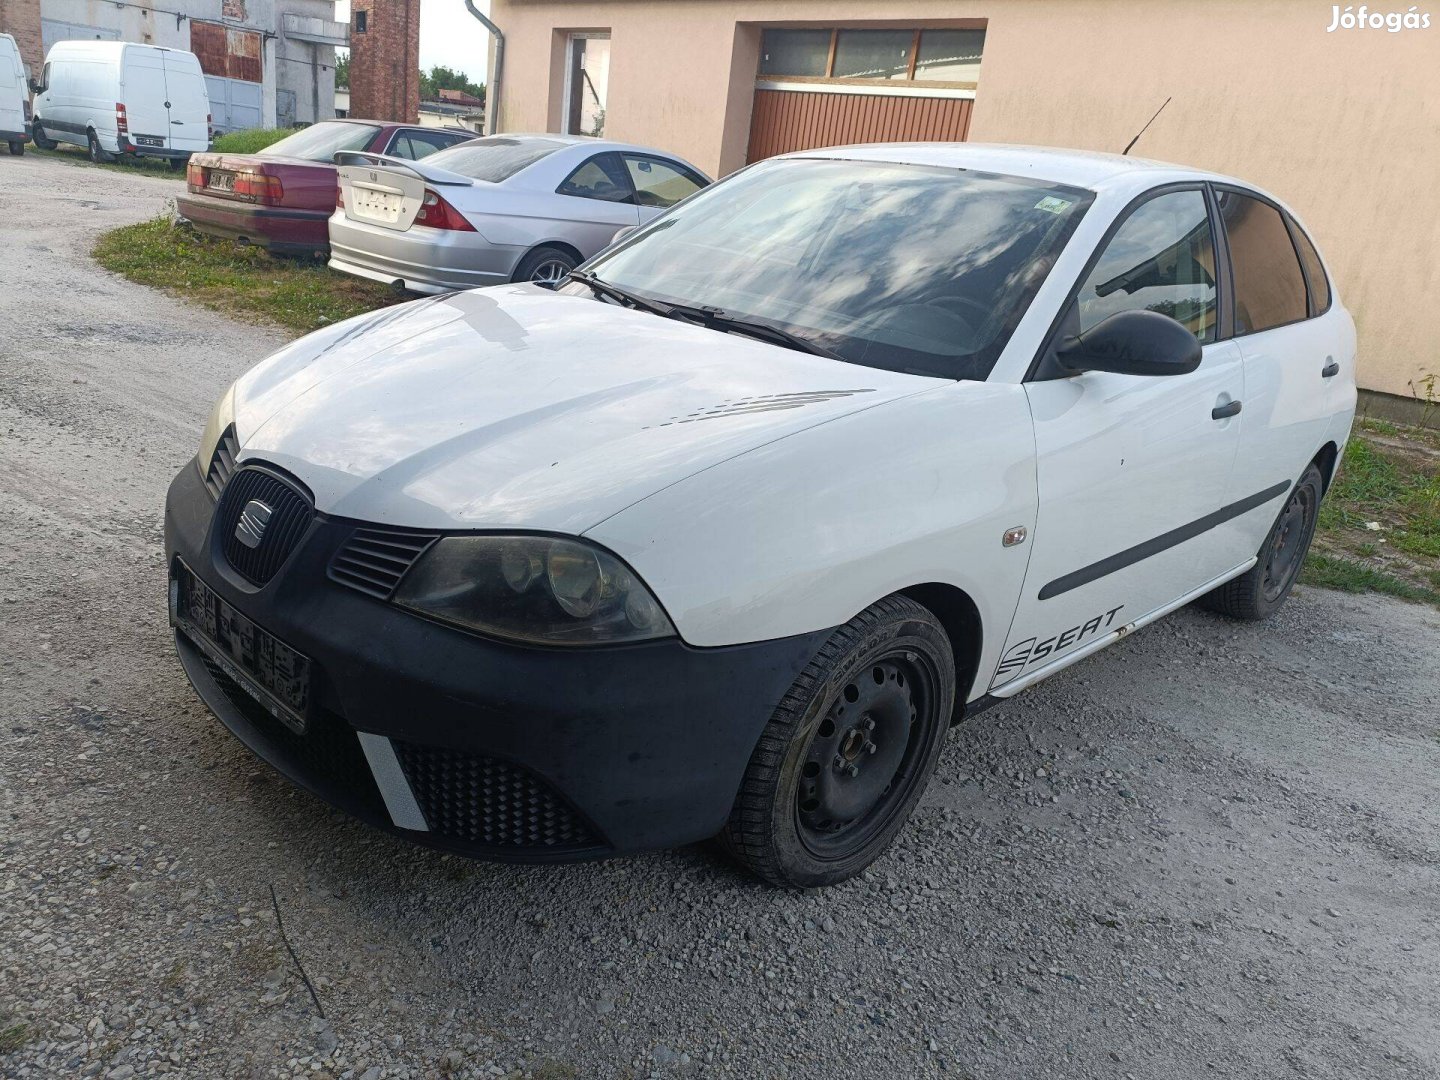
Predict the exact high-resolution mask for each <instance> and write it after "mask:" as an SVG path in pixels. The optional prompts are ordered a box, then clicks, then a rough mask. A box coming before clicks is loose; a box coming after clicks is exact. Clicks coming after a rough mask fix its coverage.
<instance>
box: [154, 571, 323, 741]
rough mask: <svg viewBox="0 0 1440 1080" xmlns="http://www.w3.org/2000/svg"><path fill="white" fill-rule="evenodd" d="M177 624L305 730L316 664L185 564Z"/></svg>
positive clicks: (290, 723) (275, 712) (270, 707)
mask: <svg viewBox="0 0 1440 1080" xmlns="http://www.w3.org/2000/svg"><path fill="white" fill-rule="evenodd" d="M176 585H177V586H178V595H177V597H176V613H175V618H176V621H177V622H178V623H179V624H180V628H181V630H183V631H184V632H185V634H186V636H188V637H189V638H190V639H191V640H192V641H194V642H195V644H196V645H197V646H198V647H199V648H200V649H202V650H203V651H204V652H205V653H206V654H207V655H208V656H209V657H210V659H211V660H213V661H215V663H217V664H218V665H219V666H220V667H221V669H222V670H223V671H224V672H225V674H227V675H229V676H230V678H232V679H234V680H235V682H236V683H238V684H239V685H240V687H241V688H242V689H244V690H245V692H246V693H248V694H249V695H250V696H251V697H253V698H254V699H255V700H256V701H258V702H259V703H260V704H261V705H262V706H264V707H265V709H266V711H268V712H269V713H270V714H271V715H272V716H274V717H275V718H276V719H278V720H280V721H281V722H283V723H284V724H285V725H286V726H287V727H289V728H291V729H292V730H294V731H297V732H301V733H303V732H304V731H305V724H306V717H307V715H308V711H309V705H310V660H309V658H308V657H306V656H303V655H302V654H300V653H298V652H296V651H295V650H294V649H292V648H290V646H288V645H286V644H285V643H284V642H283V641H281V640H280V639H279V638H277V637H276V636H275V635H274V634H271V633H270V632H269V631H267V630H263V629H261V628H260V627H258V626H256V625H255V624H254V623H253V622H251V621H250V620H249V619H247V618H246V617H245V616H244V615H241V614H240V613H239V612H238V611H236V610H235V609H234V608H233V607H231V606H230V605H229V604H227V603H226V602H225V601H224V600H221V599H220V597H218V596H216V595H215V591H214V590H213V589H211V588H210V586H208V585H206V584H205V583H204V582H203V581H201V580H200V579H199V578H197V577H196V576H195V575H194V574H193V573H191V571H190V568H189V567H187V566H186V565H185V564H183V563H181V564H180V565H179V566H178V567H177V569H176Z"/></svg>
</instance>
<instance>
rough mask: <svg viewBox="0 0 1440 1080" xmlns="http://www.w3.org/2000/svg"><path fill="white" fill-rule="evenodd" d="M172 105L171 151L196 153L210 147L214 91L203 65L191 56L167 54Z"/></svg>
mask: <svg viewBox="0 0 1440 1080" xmlns="http://www.w3.org/2000/svg"><path fill="white" fill-rule="evenodd" d="M163 56H164V58H165V88H166V90H167V91H168V92H169V95H170V96H169V97H168V98H167V100H168V101H169V102H170V149H171V150H185V151H188V152H190V153H192V154H193V153H196V152H198V151H201V150H207V149H209V147H210V92H209V91H208V90H207V89H206V88H205V76H203V75H202V74H201V73H200V62H199V61H198V60H196V59H195V57H194V56H193V55H192V54H190V53H184V52H168V51H167V52H165V53H164V54H163Z"/></svg>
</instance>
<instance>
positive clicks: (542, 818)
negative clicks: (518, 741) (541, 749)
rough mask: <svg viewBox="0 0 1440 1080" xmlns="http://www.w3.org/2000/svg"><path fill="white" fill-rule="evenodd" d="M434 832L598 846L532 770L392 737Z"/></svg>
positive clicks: (553, 848)
mask: <svg viewBox="0 0 1440 1080" xmlns="http://www.w3.org/2000/svg"><path fill="white" fill-rule="evenodd" d="M393 745H394V747H395V753H396V756H398V757H399V759H400V764H401V767H402V768H404V770H405V776H406V779H408V780H409V781H410V787H411V789H412V790H413V791H414V793H415V799H416V801H417V802H418V803H419V804H420V809H421V810H422V811H424V813H425V821H426V822H427V823H428V824H429V826H430V831H431V832H433V833H435V834H437V835H440V836H446V837H450V838H452V839H456V840H463V841H465V842H466V843H471V844H479V845H483V846H484V847H488V848H498V849H503V850H506V851H510V852H521V851H527V850H528V851H534V852H554V853H559V852H564V851H579V850H584V849H594V848H597V847H599V846H600V841H599V839H598V838H597V837H596V835H595V833H594V832H593V831H592V830H591V829H590V827H589V826H588V825H586V824H585V822H584V821H583V820H582V819H581V818H580V815H579V813H578V812H576V810H575V809H574V807H572V806H571V805H570V804H569V803H568V802H567V801H566V799H565V797H564V796H563V795H561V794H560V793H559V792H558V791H556V790H555V789H554V788H552V787H551V786H550V785H549V784H547V783H546V782H545V781H544V780H542V779H540V777H538V776H536V775H535V774H534V773H532V772H530V771H529V770H528V769H524V768H521V767H520V766H518V765H511V764H509V763H508V762H504V761H497V760H496V759H494V758H488V757H481V756H480V755H478V754H467V753H464V752H463V751H459V750H447V749H444V748H443V747H438V746H422V745H420V744H419V743H407V742H402V741H401V740H399V739H395V740H393Z"/></svg>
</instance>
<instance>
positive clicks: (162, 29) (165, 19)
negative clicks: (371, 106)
mask: <svg viewBox="0 0 1440 1080" xmlns="http://www.w3.org/2000/svg"><path fill="white" fill-rule="evenodd" d="M160 3H161V4H163V7H164V8H165V10H163V11H157V10H155V9H154V8H152V7H150V6H149V5H147V4H140V3H132V2H130V0H121V2H117V0H40V20H41V36H42V38H43V40H44V44H45V48H46V50H47V51H48V50H49V48H50V46H51V45H52V44H54V42H55V40H64V39H67V38H81V37H103V38H112V39H118V40H120V41H137V42H143V43H145V44H148V45H161V46H164V47H166V48H172V49H185V50H187V51H189V50H190V20H191V19H200V20H203V21H205V22H214V23H221V24H224V25H226V26H233V27H235V28H236V29H243V30H254V31H258V32H259V33H260V34H261V35H262V44H261V51H262V55H263V58H264V63H263V67H262V82H261V104H260V111H261V123H262V125H263V126H265V127H274V126H276V124H277V123H278V121H279V106H280V104H281V99H282V98H284V99H285V103H286V104H287V106H288V105H289V103H290V102H293V106H294V108H293V117H292V116H288V115H287V116H286V120H287V121H288V122H291V123H314V122H315V121H316V120H328V119H330V118H332V117H333V116H334V115H335V49H334V47H333V46H331V45H321V44H315V43H312V42H309V41H299V40H292V39H290V38H287V37H286V36H285V34H284V26H283V24H284V19H283V17H282V16H283V15H285V14H293V15H301V16H309V17H311V18H315V19H319V20H325V21H333V20H334V18H335V4H334V3H333V0H160Z"/></svg>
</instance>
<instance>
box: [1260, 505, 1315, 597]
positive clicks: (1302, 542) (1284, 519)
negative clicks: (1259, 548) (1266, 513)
mask: <svg viewBox="0 0 1440 1080" xmlns="http://www.w3.org/2000/svg"><path fill="white" fill-rule="evenodd" d="M1312 516H1313V507H1312V504H1311V499H1310V491H1309V489H1308V488H1303V487H1297V488H1296V489H1295V491H1294V493H1293V494H1291V496H1290V501H1289V502H1287V503H1286V504H1285V509H1284V510H1282V511H1280V520H1279V521H1277V522H1276V523H1275V528H1274V530H1273V531H1272V532H1271V534H1270V540H1269V542H1268V543H1267V544H1266V545H1265V570H1264V572H1263V573H1262V574H1261V578H1260V593H1261V595H1262V596H1264V597H1265V599H1266V600H1268V601H1274V600H1277V599H1279V597H1280V596H1281V595H1282V594H1283V593H1284V592H1285V590H1286V589H1288V588H1289V587H1290V585H1291V583H1292V582H1293V581H1294V580H1295V576H1296V574H1298V573H1299V571H1300V560H1301V558H1302V557H1303V555H1304V553H1305V547H1306V542H1307V540H1308V539H1309V532H1310V520H1311V517H1312Z"/></svg>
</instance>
